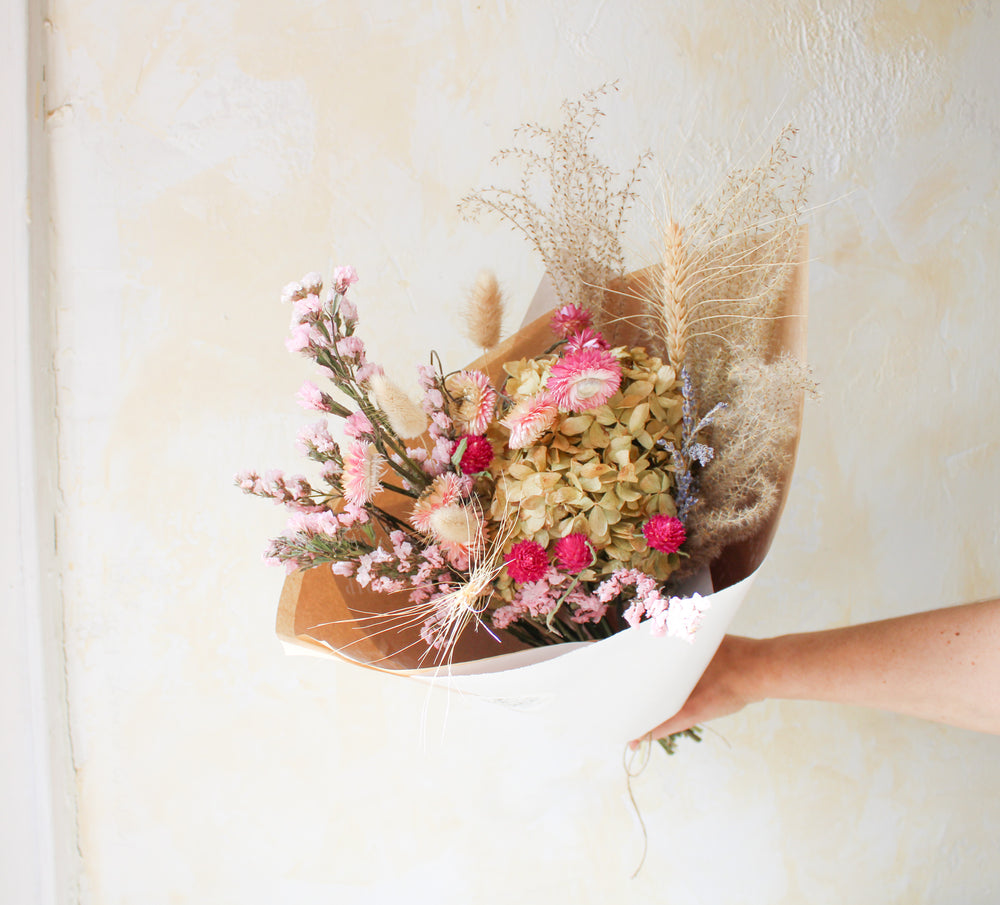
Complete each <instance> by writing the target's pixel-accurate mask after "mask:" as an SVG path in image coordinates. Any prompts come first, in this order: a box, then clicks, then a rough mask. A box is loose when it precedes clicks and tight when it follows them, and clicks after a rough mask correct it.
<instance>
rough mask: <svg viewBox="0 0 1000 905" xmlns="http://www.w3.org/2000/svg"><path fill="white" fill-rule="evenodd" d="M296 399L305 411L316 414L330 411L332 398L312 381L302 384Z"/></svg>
mask: <svg viewBox="0 0 1000 905" xmlns="http://www.w3.org/2000/svg"><path fill="white" fill-rule="evenodd" d="M295 398H296V400H297V401H298V403H299V405H301V406H302V408H304V409H308V410H310V411H314V412H329V411H330V403H329V399H330V397H329V396H327V394H326V393H324V392H323V391H322V390H321V389H320V388H319V387H318V386H316V384H315V383H313V382H312V381H311V380H307V381H306V382H305V383H303V384H302V386H301V387H300V388H299V392H298V393H297V394H296V397H295Z"/></svg>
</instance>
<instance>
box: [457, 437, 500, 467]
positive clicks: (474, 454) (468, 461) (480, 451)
mask: <svg viewBox="0 0 1000 905" xmlns="http://www.w3.org/2000/svg"><path fill="white" fill-rule="evenodd" d="M462 440H464V441H465V451H464V452H463V453H462V458H461V461H460V462H459V468H460V469H461V472H462V474H469V475H471V474H479V473H480V472H481V471H486V469H487V468H489V466H490V462H492V461H493V444H491V443H490V441H489V440H487V439H486V437H484V436H482V435H481V434H471V435H468V436H465V437H462V438H460V439H458V440H456V441H455V446H454V448H453V450H452V455H453V456H454V455H455V453H456V452H457V451H458V447H459V446H460V445H461V443H462Z"/></svg>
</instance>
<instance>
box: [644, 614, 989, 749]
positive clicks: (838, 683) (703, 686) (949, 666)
mask: <svg viewBox="0 0 1000 905" xmlns="http://www.w3.org/2000/svg"><path fill="white" fill-rule="evenodd" d="M766 698H784V699H792V700H810V701H831V702H837V703H841V704H856V705H860V706H863V707H876V708H879V709H881V710H890V711H893V712H895V713H905V714H909V715H911V716H918V717H923V718H924V719H928V720H935V721H937V722H941V723H948V724H950V725H953V726H961V727H963V728H966V729H975V730H978V731H980V732H993V733H1000V599H997V600H988V601H984V602H982V603H970V604H965V605H964V606H957V607H950V608H947V609H940V610H931V611H930V612H927V613H914V614H912V615H909V616H901V617H899V618H896V619H886V620H884V621H882V622H870V623H866V624H864V625H855V626H850V627H848V628H840V629H831V630H829V631H822V632H809V633H806V634H799V635H784V636H782V637H779V638H768V639H763V640H754V639H751V638H740V637H736V636H732V635H727V636H726V638H725V639H724V640H723V643H722V645H721V646H720V648H719V651H718V652H717V653H716V655H715V658H714V659H713V660H712V662H711V663H710V664H709V667H708V669H707V670H706V671H705V675H704V676H702V678H701V680H700V681H699V683H698V685H697V686H696V688H695V689H694V691H693V692H691V696H690V697H689V698H688V700H687V703H686V704H685V705H684V707H683V708H682V709H681V711H680V712H679V713H677V714H676V715H675V716H673V717H671V718H670V719H668V720H667V721H666V722H664V723H661V724H660V725H659V726H657V727H656V729H654V730H653V737H654V738H661V737H664V736H667V735H670V734H671V733H674V732H681V731H683V730H684V729H687V728H689V727H691V726H693V725H695V724H697V723H700V722H704V721H706V720H711V719H714V718H716V717H720V716H725V715H726V714H729V713H735V712H736V711H738V710H741V709H742V708H743V707H745V706H746V705H747V704H750V703H753V702H755V701H762V700H764V699H766Z"/></svg>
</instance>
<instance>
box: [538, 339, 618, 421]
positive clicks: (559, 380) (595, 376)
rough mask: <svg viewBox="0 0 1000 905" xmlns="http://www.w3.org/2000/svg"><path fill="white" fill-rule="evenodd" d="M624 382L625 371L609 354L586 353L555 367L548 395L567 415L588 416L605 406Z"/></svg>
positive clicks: (561, 359) (553, 366)
mask: <svg viewBox="0 0 1000 905" xmlns="http://www.w3.org/2000/svg"><path fill="white" fill-rule="evenodd" d="M621 382H622V367H621V364H619V362H618V359H617V358H615V357H614V355H612V354H611V353H610V352H599V351H596V350H592V349H585V350H584V351H582V352H573V353H572V354H570V355H566V356H564V357H563V358H560V359H559V360H558V361H556V362H555V363H554V364H553V365H552V370H551V371H550V373H549V379H548V382H547V383H546V384H545V389H546V392H547V393H548V395H549V397H550V398H551V399H552V401H553V402H554V403H555V404H556V405H557V406H558V407H559V409H560V410H561V411H564V412H587V411H590V410H591V409H596V408H598V407H599V406H602V405H604V403H606V402H607V401H608V400H609V399H610V398H611V397H612V396H614V395H615V393H617V392H618V387H620V386H621Z"/></svg>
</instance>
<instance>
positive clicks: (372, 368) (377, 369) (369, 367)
mask: <svg viewBox="0 0 1000 905" xmlns="http://www.w3.org/2000/svg"><path fill="white" fill-rule="evenodd" d="M384 373H385V368H383V367H382V365H377V364H375V363H373V362H370V361H366V362H365V363H364V364H363V365H361V367H359V368H358V369H357V371H355V372H354V379H355V380H356V381H357V382H358V383H359V384H362V385H363V384H366V383H367V382H368V381H369V380H371V379H372V378H373V377H374V376H375V375H376V374H384Z"/></svg>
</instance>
